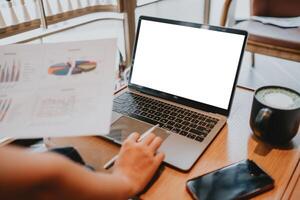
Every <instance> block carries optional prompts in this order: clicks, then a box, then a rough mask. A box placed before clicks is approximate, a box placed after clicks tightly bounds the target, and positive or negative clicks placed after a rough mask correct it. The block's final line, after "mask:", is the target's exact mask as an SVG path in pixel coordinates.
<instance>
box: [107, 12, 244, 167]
mask: <svg viewBox="0 0 300 200" xmlns="http://www.w3.org/2000/svg"><path fill="white" fill-rule="evenodd" d="M246 39H247V33H246V32H245V31H241V30H234V29H227V28H221V27H213V26H207V25H201V24H195V23H189V22H180V21H174V20H167V19H160V18H153V17H146V16H141V17H140V19H139V23H138V28H137V36H136V42H135V48H134V53H133V60H132V70H131V74H130V78H129V85H128V87H127V89H124V90H123V91H121V92H119V93H118V94H117V95H116V97H115V100H114V108H113V114H112V126H111V131H110V133H109V134H108V135H106V136H104V137H106V138H107V139H109V140H111V141H113V142H115V143H118V144H122V142H123V141H124V140H125V139H126V138H127V136H128V135H129V134H131V133H132V132H139V133H143V132H145V131H146V130H147V129H149V128H150V127H151V126H153V125H156V124H157V123H159V124H160V128H157V129H156V130H155V131H154V133H155V134H156V135H158V136H160V137H161V138H162V139H163V140H164V141H163V144H162V146H161V147H160V148H159V151H161V152H164V153H165V155H166V157H165V160H164V161H165V163H167V164H169V165H171V166H173V167H175V168H178V169H180V170H183V171H187V170H189V169H190V168H191V167H192V166H193V164H194V163H195V161H196V160H197V159H198V158H199V157H200V155H201V154H202V153H203V152H204V151H205V149H206V148H207V147H208V146H209V144H210V143H211V142H212V141H213V139H214V138H215V137H216V135H217V134H218V133H219V132H220V130H221V129H222V127H223V126H224V125H225V123H226V119H227V117H228V115H229V112H230V108H231V103H232V100H233V96H234V91H235V86H236V82H237V77H238V73H239V68H240V65H241V61H242V57H243V52H244V48H245V43H246ZM165 108H166V109H165ZM139 109H140V110H139ZM151 109H152V111H151V112H150V110H151ZM144 111H145V112H144ZM160 111H161V112H160ZM149 112H150V113H149ZM136 113H138V114H136ZM165 113H167V114H165ZM180 113H181V114H182V115H181V114H180ZM203 115H204V117H202V116H203ZM162 116H164V118H163V117H162ZM174 118H175V119H174ZM171 119H172V120H171ZM187 119H189V120H187ZM202 119H203V121H202ZM174 123H175V124H174ZM170 124H173V125H170ZM187 124H188V125H187ZM178 127H179V128H178ZM203 127H204V128H203ZM205 128H207V129H205ZM185 130H188V131H185ZM207 130H209V132H208V133H207V134H206V133H205V134H202V132H201V131H207Z"/></svg>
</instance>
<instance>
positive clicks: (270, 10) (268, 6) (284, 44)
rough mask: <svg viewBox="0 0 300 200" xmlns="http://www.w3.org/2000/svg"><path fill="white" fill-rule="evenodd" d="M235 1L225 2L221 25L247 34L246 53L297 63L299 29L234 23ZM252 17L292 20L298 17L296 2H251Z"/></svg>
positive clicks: (243, 22) (299, 57)
mask: <svg viewBox="0 0 300 200" xmlns="http://www.w3.org/2000/svg"><path fill="white" fill-rule="evenodd" d="M236 2H237V0H225V4H224V7H223V14H222V18H221V26H225V25H226V22H227V21H229V25H233V27H234V28H239V29H244V30H247V31H248V32H249V38H248V43H247V48H246V50H247V51H250V52H252V55H253V56H252V66H254V53H259V54H264V55H268V56H274V57H278V58H283V59H287V60H292V61H297V62H300V27H298V28H280V27H277V26H274V25H267V24H263V23H260V22H257V21H252V20H245V21H241V22H238V23H235V22H234V21H233V20H232V19H231V21H230V19H228V16H231V17H232V16H233V13H234V11H235V9H234V7H235V5H236ZM251 15H252V16H268V17H296V16H300V1H299V0H251Z"/></svg>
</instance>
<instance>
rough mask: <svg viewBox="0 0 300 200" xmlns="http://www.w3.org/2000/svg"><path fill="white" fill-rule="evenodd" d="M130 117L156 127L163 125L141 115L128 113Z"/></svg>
mask: <svg viewBox="0 0 300 200" xmlns="http://www.w3.org/2000/svg"><path fill="white" fill-rule="evenodd" d="M128 116H129V117H132V118H135V119H139V120H141V121H144V122H147V123H149V124H152V125H156V124H160V125H161V123H159V122H158V121H155V120H152V119H149V118H147V117H143V116H140V115H136V114H133V113H128Z"/></svg>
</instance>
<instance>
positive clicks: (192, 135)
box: [187, 133, 196, 139]
mask: <svg viewBox="0 0 300 200" xmlns="http://www.w3.org/2000/svg"><path fill="white" fill-rule="evenodd" d="M187 137H188V138H191V139H195V137H196V136H195V135H194V134H190V133H189V134H188V136H187Z"/></svg>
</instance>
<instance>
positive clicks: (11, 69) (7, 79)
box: [0, 60, 21, 83]
mask: <svg viewBox="0 0 300 200" xmlns="http://www.w3.org/2000/svg"><path fill="white" fill-rule="evenodd" d="M20 74H21V65H20V63H18V62H16V61H15V60H14V61H12V62H7V61H5V62H4V63H0V83H13V82H18V81H20Z"/></svg>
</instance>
